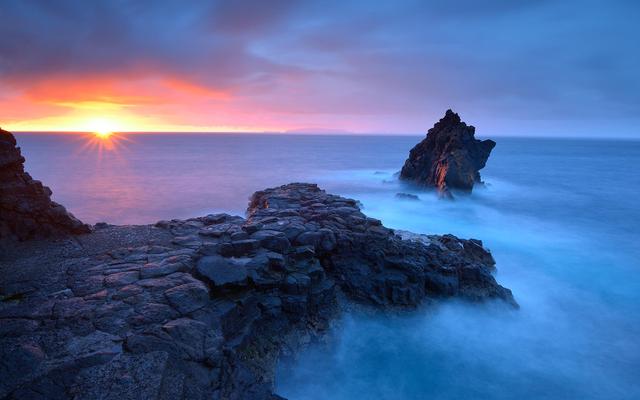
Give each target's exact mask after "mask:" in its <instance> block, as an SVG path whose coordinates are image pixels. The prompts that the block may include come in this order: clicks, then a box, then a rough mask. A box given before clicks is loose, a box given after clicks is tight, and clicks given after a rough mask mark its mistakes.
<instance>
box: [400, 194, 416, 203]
mask: <svg viewBox="0 0 640 400" xmlns="http://www.w3.org/2000/svg"><path fill="white" fill-rule="evenodd" d="M396 199H400V200H413V201H416V200H420V197H418V196H417V195H415V194H411V193H396Z"/></svg>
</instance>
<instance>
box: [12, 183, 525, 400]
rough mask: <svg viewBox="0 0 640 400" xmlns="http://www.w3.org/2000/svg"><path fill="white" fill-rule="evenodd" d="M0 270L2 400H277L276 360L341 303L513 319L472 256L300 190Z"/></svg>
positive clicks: (274, 192)
mask: <svg viewBox="0 0 640 400" xmlns="http://www.w3.org/2000/svg"><path fill="white" fill-rule="evenodd" d="M0 261H1V262H0V300H1V301H0V398H2V399H44V398H48V399H71V398H74V399H93V398H102V399H114V400H115V399H117V400H126V399H277V398H279V397H278V396H277V395H275V394H274V393H273V387H274V385H273V383H274V382H273V380H274V370H275V366H276V363H277V361H278V358H279V357H280V356H281V355H282V354H284V353H293V352H295V351H296V350H297V349H298V348H299V347H300V346H303V345H305V343H308V342H309V341H312V340H316V339H317V338H319V337H321V336H322V335H324V334H325V333H326V332H327V330H328V328H329V326H330V323H331V321H332V320H333V319H334V318H335V317H336V316H337V315H338V314H339V313H340V312H341V310H342V309H343V307H342V306H343V305H345V304H346V303H345V302H355V303H359V304H363V305H366V306H370V307H375V308H379V309H388V310H394V309H409V310H410V309H414V308H416V307H417V306H419V305H420V304H421V303H423V302H424V301H435V300H437V299H442V298H447V297H452V296H456V297H460V298H463V299H467V300H469V301H484V300H490V299H497V300H502V301H505V302H506V303H508V304H511V305H513V306H517V305H516V303H515V301H514V300H513V297H512V295H511V292H510V291H509V290H508V289H505V288H504V287H502V286H500V285H499V284H498V283H497V282H496V281H495V279H494V277H493V275H492V271H493V270H494V264H495V262H494V260H493V257H492V256H491V254H490V253H489V252H488V251H487V250H485V249H484V248H483V247H482V242H480V241H477V240H473V239H470V240H463V239H458V238H456V237H455V236H452V235H445V236H424V235H415V234H410V233H408V232H394V231H393V230H391V229H388V228H386V227H384V226H383V225H382V224H381V222H380V221H379V220H376V219H373V218H369V217H367V216H366V215H364V214H363V213H362V212H361V211H360V209H359V207H358V206H357V202H356V201H355V200H352V199H347V198H343V197H340V196H336V195H332V194H328V193H326V192H325V191H323V190H321V189H319V188H318V187H317V186H316V185H313V184H305V183H292V184H289V185H285V186H281V187H277V188H271V189H266V190H263V191H259V192H256V193H255V194H254V195H253V196H252V197H251V200H250V204H249V207H248V210H247V218H246V219H245V218H241V217H237V216H230V215H227V214H214V215H208V216H205V217H201V218H193V219H189V220H172V221H160V222H158V223H157V224H156V225H154V226H112V225H106V224H105V225H104V226H102V227H101V229H97V230H95V231H94V232H92V233H90V234H87V235H81V236H78V237H76V238H75V239H74V240H73V241H66V242H60V241H57V242H51V241H32V242H26V243H18V244H17V247H16V248H15V249H13V252H12V253H11V254H9V253H6V254H3V255H0Z"/></svg>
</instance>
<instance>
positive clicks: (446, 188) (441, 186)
mask: <svg viewBox="0 0 640 400" xmlns="http://www.w3.org/2000/svg"><path fill="white" fill-rule="evenodd" d="M474 135H475V128H474V127H473V126H470V125H467V124H465V123H464V122H462V121H461V120H460V116H459V115H458V114H456V113H454V112H453V111H451V110H447V112H446V113H445V115H444V117H443V118H442V119H441V120H440V121H438V122H437V123H436V124H435V125H434V126H433V128H431V129H429V131H428V132H427V137H426V138H425V139H424V140H423V141H422V142H420V143H418V144H417V145H416V146H415V147H414V148H413V149H411V151H410V152H409V158H408V159H407V160H406V161H405V163H404V166H403V167H402V170H401V171H400V179H402V180H406V181H412V182H414V183H416V184H418V185H420V186H427V187H434V188H436V189H437V190H438V192H439V193H440V194H441V195H444V196H447V197H449V196H451V193H450V189H459V190H462V191H467V192H471V190H472V189H473V185H474V184H476V183H481V182H482V181H481V180H480V172H479V171H480V170H481V169H482V168H484V166H485V164H486V163H487V159H488V158H489V154H491V150H492V149H493V148H494V147H495V145H496V142H494V141H493V140H488V139H487V140H477V139H476V138H475V136H474Z"/></svg>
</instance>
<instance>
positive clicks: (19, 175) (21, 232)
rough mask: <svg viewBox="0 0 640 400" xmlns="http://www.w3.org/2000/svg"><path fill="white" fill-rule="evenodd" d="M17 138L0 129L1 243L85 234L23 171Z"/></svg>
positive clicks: (85, 228) (39, 185)
mask: <svg viewBox="0 0 640 400" xmlns="http://www.w3.org/2000/svg"><path fill="white" fill-rule="evenodd" d="M24 161H25V160H24V157H22V154H21V153H20V148H19V147H17V146H16V139H15V138H14V137H13V135H12V134H11V133H9V132H7V131H5V130H2V129H0V240H2V239H6V238H13V239H18V240H25V239H31V238H34V237H46V236H55V235H61V234H69V233H87V232H89V227H88V226H87V225H85V224H83V223H82V222H80V221H79V220H77V219H76V218H75V217H74V216H73V215H72V214H70V213H69V212H67V210H66V209H65V208H64V207H63V206H61V205H60V204H58V203H55V202H53V201H51V189H49V188H48V187H46V186H43V185H42V183H41V182H40V181H36V180H34V179H33V178H31V176H30V175H29V174H28V173H26V172H25V171H24Z"/></svg>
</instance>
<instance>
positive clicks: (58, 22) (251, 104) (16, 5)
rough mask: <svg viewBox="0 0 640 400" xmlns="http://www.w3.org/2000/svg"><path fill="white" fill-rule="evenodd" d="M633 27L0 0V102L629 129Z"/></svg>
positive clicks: (573, 8)
mask: <svg viewBox="0 0 640 400" xmlns="http://www.w3.org/2000/svg"><path fill="white" fill-rule="evenodd" d="M639 14H640V5H638V3H636V2H632V1H611V2H602V1H597V0H586V1H578V0H570V1H566V2H553V1H549V0H537V1H531V2H513V1H507V0H489V1H486V2H476V1H472V0H464V1H458V2H451V1H444V0H431V1H379V2H375V3H371V2H364V1H340V2H338V1H329V2H298V1H287V0H278V1H269V2H265V1H234V2H227V1H219V2H211V1H194V2H189V3H184V2H181V1H125V0H123V1H114V2H98V1H96V2H93V1H64V0H63V1H56V2H49V1H44V0H41V1H31V2H23V1H17V0H14V1H12V0H8V1H6V2H4V3H3V7H2V9H0V17H1V18H2V20H3V24H2V25H1V26H0V89H2V91H3V92H5V93H7V94H5V95H3V98H4V100H2V101H3V102H4V103H5V104H7V102H10V101H12V99H13V100H14V102H18V100H19V101H20V104H28V102H29V101H31V102H32V103H33V107H34V109H38V110H40V111H43V110H44V111H46V112H56V110H58V109H57V108H55V107H54V108H50V107H44V106H43V104H45V105H46V104H60V103H70V102H71V103H73V102H77V103H82V102H96V101H101V102H114V103H116V104H123V105H127V106H130V107H131V108H132V110H133V111H134V112H139V113H143V114H146V115H153V116H154V117H157V118H160V119H164V120H166V122H167V123H174V122H175V123H181V124H183V123H184V124H188V125H199V124H201V125H202V126H212V125H214V124H216V123H218V124H219V123H222V124H224V125H230V124H231V125H238V126H249V125H250V124H253V123H257V122H256V121H258V122H259V121H262V122H263V123H264V124H265V126H268V127H271V128H274V129H275V128H280V129H296V128H298V127H301V126H302V127H304V126H326V127H330V128H335V129H347V130H355V131H392V132H417V131H421V130H424V129H426V128H428V126H429V125H430V124H431V122H432V120H433V119H434V118H437V117H438V116H439V114H440V113H442V111H443V110H444V109H446V108H448V107H454V108H456V109H458V110H460V111H461V112H462V113H463V115H468V116H469V117H470V118H472V119H473V120H474V123H475V124H476V125H479V126H480V125H483V124H484V125H485V126H489V127H493V126H495V127H501V129H506V130H508V129H513V128H519V127H521V122H518V121H535V120H540V121H557V123H558V125H562V124H564V125H567V126H571V124H572V123H573V122H574V121H576V120H591V121H594V122H593V124H594V126H595V125H597V124H598V123H600V122H597V121H604V122H602V123H606V121H607V120H609V119H611V118H616V119H618V120H619V121H621V123H624V124H626V126H627V128H628V129H629V127H635V129H637V128H638V125H640V122H639V121H638V119H639V117H638V115H640V77H638V75H637V71H638V70H640V54H639V53H638V52H637V51H635V47H636V46H637V41H638V40H640V28H638V27H637V24H636V23H635V21H636V20H637V19H638V17H639V16H640V15H639ZM9 94H11V96H13V97H11V96H9ZM36 105H38V106H36ZM13 108H14V109H15V107H13ZM195 110H197V114H196V112H195ZM26 114H29V115H31V114H32V113H26ZM0 118H4V119H6V118H8V116H7V115H6V112H5V113H4V115H3V112H2V111H0ZM509 121H511V122H509ZM247 123H249V125H248V124H247ZM336 124H341V125H340V126H338V125H336ZM265 126H260V128H263V127H265Z"/></svg>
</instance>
